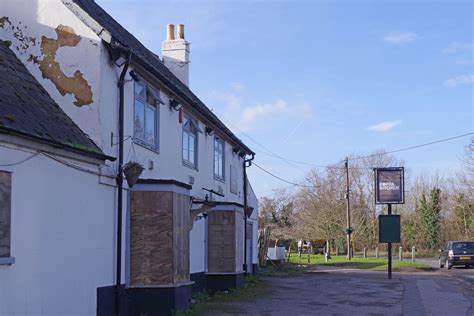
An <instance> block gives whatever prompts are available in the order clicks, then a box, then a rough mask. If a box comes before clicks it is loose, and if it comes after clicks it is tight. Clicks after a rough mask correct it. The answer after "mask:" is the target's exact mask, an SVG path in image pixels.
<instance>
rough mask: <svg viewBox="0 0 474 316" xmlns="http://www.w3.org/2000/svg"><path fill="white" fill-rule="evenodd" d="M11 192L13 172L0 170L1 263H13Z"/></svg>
mask: <svg viewBox="0 0 474 316" xmlns="http://www.w3.org/2000/svg"><path fill="white" fill-rule="evenodd" d="M11 194H12V177H11V173H10V172H6V171H0V264H11V263H13V262H12V261H11V259H12V258H10V229H11V227H10V225H11V222H10V218H11Z"/></svg>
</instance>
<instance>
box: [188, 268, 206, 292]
mask: <svg viewBox="0 0 474 316" xmlns="http://www.w3.org/2000/svg"><path fill="white" fill-rule="evenodd" d="M190 279H191V281H193V282H194V284H193V287H192V292H193V293H198V292H203V291H205V290H206V273H205V272H196V273H191V275H190Z"/></svg>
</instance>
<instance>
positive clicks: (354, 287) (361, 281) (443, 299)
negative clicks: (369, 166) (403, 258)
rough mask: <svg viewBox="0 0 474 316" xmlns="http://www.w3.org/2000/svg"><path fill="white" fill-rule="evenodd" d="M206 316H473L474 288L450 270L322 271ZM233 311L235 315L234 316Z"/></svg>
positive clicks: (272, 283)
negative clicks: (389, 271) (390, 277)
mask: <svg viewBox="0 0 474 316" xmlns="http://www.w3.org/2000/svg"><path fill="white" fill-rule="evenodd" d="M219 305H227V307H229V309H227V310H228V311H227V312H225V311H224V310H223V311H221V312H218V311H216V312H210V313H205V314H204V315H261V316H267V315H291V316H296V315H443V316H444V315H450V316H451V315H453V316H456V315H474V310H473V306H474V287H473V286H471V285H470V284H469V283H468V282H466V281H463V280H460V279H458V278H453V277H451V275H447V274H445V271H444V270H443V271H439V270H438V271H432V272H417V271H416V272H394V273H393V278H392V280H388V279H387V273H386V272H382V271H369V270H357V269H345V268H338V267H321V266H317V267H316V268H315V270H314V271H312V272H309V273H305V274H303V275H297V276H289V277H280V278H269V279H268V291H267V293H265V294H264V295H263V296H262V297H258V298H256V299H254V300H252V301H244V302H228V303H219ZM229 310H231V312H229Z"/></svg>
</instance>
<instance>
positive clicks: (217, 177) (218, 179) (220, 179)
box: [214, 175, 225, 184]
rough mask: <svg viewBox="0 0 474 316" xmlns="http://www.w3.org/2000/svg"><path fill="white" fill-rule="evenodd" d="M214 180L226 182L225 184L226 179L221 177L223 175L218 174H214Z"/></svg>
mask: <svg viewBox="0 0 474 316" xmlns="http://www.w3.org/2000/svg"><path fill="white" fill-rule="evenodd" d="M214 180H216V181H219V182H221V183H224V184H225V179H222V178H221V177H219V176H216V175H214Z"/></svg>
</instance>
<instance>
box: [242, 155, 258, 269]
mask: <svg viewBox="0 0 474 316" xmlns="http://www.w3.org/2000/svg"><path fill="white" fill-rule="evenodd" d="M254 159H255V154H254V153H252V157H251V158H249V159H245V160H244V162H243V166H244V272H245V273H247V271H248V267H247V213H246V212H247V207H248V205H247V191H248V187H247V182H248V181H247V168H248V167H250V166H251V165H252V161H253V160H254Z"/></svg>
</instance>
